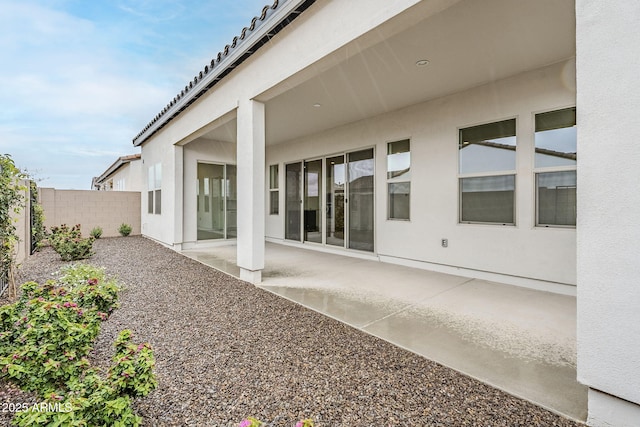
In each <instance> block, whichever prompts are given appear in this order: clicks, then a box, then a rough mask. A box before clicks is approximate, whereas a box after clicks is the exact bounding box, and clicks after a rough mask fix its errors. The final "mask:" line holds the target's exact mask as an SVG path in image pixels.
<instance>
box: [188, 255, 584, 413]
mask: <svg viewBox="0 0 640 427" xmlns="http://www.w3.org/2000/svg"><path fill="white" fill-rule="evenodd" d="M182 253H183V254H184V255H185V256H188V257H190V258H193V259H196V260H198V261H200V262H202V263H204V264H207V265H210V266H212V267H214V268H217V269H219V270H222V271H224V272H226V273H228V274H231V275H234V276H236V277H238V276H239V269H238V267H237V265H236V247H235V246H220V247H215V248H207V249H197V250H185V251H183V252H182ZM265 264H266V265H265V270H264V272H263V283H262V284H260V285H259V286H260V287H261V288H263V289H265V290H268V291H270V292H273V293H276V294H278V295H281V296H283V297H285V298H288V299H290V300H292V301H295V302H297V303H300V304H302V305H304V306H306V307H308V308H310V309H313V310H316V311H319V312H321V313H323V314H325V315H327V316H330V317H333V318H335V319H337V320H339V321H341V322H344V323H347V324H349V325H351V326H353V327H355V328H358V329H360V330H362V331H364V332H366V333H369V334H372V335H375V336H377V337H380V338H382V339H384V340H386V341H389V342H391V343H393V344H395V345H398V346H400V347H403V348H406V349H407V350H410V351H412V352H414V353H417V354H420V355H422V356H424V357H426V358H428V359H431V360H434V361H437V362H439V363H441V364H443V365H445V366H448V367H450V368H452V369H455V370H457V371H460V372H462V373H464V374H466V375H469V376H471V377H474V378H477V379H478V380H480V381H483V382H485V383H488V384H490V385H492V386H494V387H497V388H499V389H502V390H504V391H506V392H508V393H511V394H513V395H516V396H519V397H521V398H524V399H527V400H529V401H532V402H534V403H536V404H538V405H540V406H543V407H545V408H547V409H550V410H552V411H555V412H558V413H560V414H563V415H565V416H567V417H569V418H573V419H576V420H580V421H584V420H585V419H586V415H587V389H586V387H585V386H583V385H581V384H579V383H578V382H577V381H576V299H575V297H571V296H566V295H559V294H553V293H549V292H541V291H536V290H530V289H525V288H519V287H516V286H512V285H505V284H500V283H493V282H488V281H484V280H478V279H470V278H467V277H461V276H454V275H448V274H443V273H437V272H432V271H426V270H420V269H414V268H409V267H403V266H397V265H392V264H387V263H381V262H378V261H372V260H367V259H361V258H354V257H350V256H341V255H335V254H330V253H324V252H318V251H313V250H307V249H304V248H299V247H291V246H287V245H281V244H274V243H267V249H266V263H265Z"/></svg>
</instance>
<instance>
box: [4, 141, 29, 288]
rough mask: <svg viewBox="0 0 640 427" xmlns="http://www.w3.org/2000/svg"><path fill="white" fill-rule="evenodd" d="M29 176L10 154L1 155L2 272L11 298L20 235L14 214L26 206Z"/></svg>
mask: <svg viewBox="0 0 640 427" xmlns="http://www.w3.org/2000/svg"><path fill="white" fill-rule="evenodd" d="M26 178H27V175H26V174H24V173H23V172H21V171H20V169H18V168H17V167H16V165H15V163H14V162H13V159H12V158H11V156H10V155H9V154H4V155H0V241H1V247H0V249H1V253H0V272H6V273H5V274H6V279H7V281H8V283H9V289H10V292H11V296H15V291H16V290H15V280H14V276H13V271H14V268H15V261H16V254H15V247H16V243H17V242H18V240H19V239H18V235H17V232H16V226H15V221H14V217H13V216H12V215H13V214H18V213H20V211H21V210H22V209H23V208H24V206H25V200H24V192H25V190H26V187H25V186H24V185H22V184H21V180H23V179H26Z"/></svg>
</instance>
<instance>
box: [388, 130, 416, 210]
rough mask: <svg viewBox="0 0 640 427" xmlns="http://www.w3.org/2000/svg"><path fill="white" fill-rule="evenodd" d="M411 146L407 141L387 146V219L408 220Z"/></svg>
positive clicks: (391, 143) (395, 142) (390, 143)
mask: <svg viewBox="0 0 640 427" xmlns="http://www.w3.org/2000/svg"><path fill="white" fill-rule="evenodd" d="M410 190H411V146H410V141H409V140H408V139H405V140H402V141H394V142H389V143H388V144H387V218H388V219H402V220H408V219H409V218H410V214H409V212H410V199H411V191H410Z"/></svg>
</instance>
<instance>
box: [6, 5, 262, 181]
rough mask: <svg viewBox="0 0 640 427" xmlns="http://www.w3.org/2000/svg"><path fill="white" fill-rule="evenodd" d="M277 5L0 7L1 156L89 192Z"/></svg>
mask: <svg viewBox="0 0 640 427" xmlns="http://www.w3.org/2000/svg"><path fill="white" fill-rule="evenodd" d="M266 4H271V2H270V0H208V1H207V0H203V1H197V0H190V1H183V0H171V1H170V0H104V1H103V0H39V1H31V0H0V11H1V12H0V64H2V66H1V67H0V81H2V84H1V85H0V152H1V153H3V154H5V153H8V154H10V155H11V156H12V157H13V159H14V161H15V162H16V165H17V166H18V167H20V168H21V169H23V170H26V171H27V172H29V173H30V174H31V175H32V176H34V177H35V178H36V179H37V180H38V181H39V183H38V184H39V185H40V186H41V187H55V188H59V189H89V188H90V186H91V178H92V177H93V176H96V175H99V174H100V173H102V172H103V171H104V170H105V169H106V168H107V167H108V166H109V165H111V163H113V162H114V161H115V160H116V159H117V158H118V157H119V156H122V155H126V154H133V153H136V152H139V148H135V147H134V146H133V144H132V142H131V140H132V139H133V137H134V136H135V135H136V134H137V133H138V132H139V131H140V130H142V128H143V127H144V126H145V125H146V124H147V123H148V122H149V121H150V120H151V119H152V118H153V117H154V116H155V115H156V114H157V113H159V112H160V110H161V109H162V108H163V107H164V106H165V105H166V104H167V103H168V102H169V100H170V99H172V98H173V97H174V96H175V95H176V94H177V93H178V92H179V90H180V89H181V88H183V87H184V86H185V84H187V83H188V82H189V81H190V80H191V79H193V76H195V75H196V74H197V73H198V72H199V71H200V70H202V69H203V68H204V66H205V64H208V63H209V62H210V60H211V58H213V57H214V56H216V55H217V53H218V52H219V51H221V50H222V49H223V48H224V46H225V45H226V44H229V43H230V42H231V41H232V39H233V37H234V36H236V35H238V34H239V33H240V31H241V30H242V28H243V27H244V26H248V25H249V24H250V22H251V18H253V17H254V16H256V15H259V13H260V11H261V10H262V7H263V6H265V5H266Z"/></svg>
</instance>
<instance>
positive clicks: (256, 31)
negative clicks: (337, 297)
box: [133, 0, 640, 425]
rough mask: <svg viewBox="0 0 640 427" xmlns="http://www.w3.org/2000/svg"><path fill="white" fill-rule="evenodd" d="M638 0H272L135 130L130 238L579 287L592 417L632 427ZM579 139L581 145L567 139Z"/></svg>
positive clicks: (637, 386)
mask: <svg viewBox="0 0 640 427" xmlns="http://www.w3.org/2000/svg"><path fill="white" fill-rule="evenodd" d="M638 18H640V6H639V5H638V4H637V3H635V2H628V1H626V2H625V1H615V2H607V3H603V2H597V1H593V0H575V1H574V0H537V1H535V2H533V1H527V0H484V1H477V0H396V1H393V2H389V1H384V0H349V1H330V0H315V1H314V0H284V1H278V0H276V1H275V2H274V3H273V4H272V5H269V6H266V7H265V8H264V9H263V10H262V13H261V15H260V16H258V17H257V18H255V19H254V20H253V21H252V22H251V24H250V26H249V27H247V28H244V29H242V31H241V32H240V34H239V35H238V36H237V37H235V38H234V39H233V41H232V43H231V44H230V45H228V46H226V47H225V48H224V50H223V51H222V52H220V53H219V54H218V55H217V56H216V57H214V59H213V60H212V61H211V63H210V64H207V65H206V66H205V67H204V69H203V70H202V71H200V72H199V73H198V74H197V75H196V76H195V77H194V79H193V80H192V81H191V82H189V83H188V84H187V86H185V88H184V89H183V90H181V91H180V93H179V94H177V95H176V97H175V98H173V99H172V100H170V102H169V103H168V104H167V106H166V107H165V108H163V109H162V111H161V112H160V113H159V114H158V115H157V116H156V117H155V118H153V120H152V121H151V122H150V123H149V124H148V125H147V126H146V127H145V128H144V129H143V130H142V131H141V132H140V133H139V134H138V135H137V136H136V137H135V138H134V140H133V143H134V145H135V146H137V147H141V150H142V159H143V162H144V164H143V166H142V167H143V170H142V176H143V177H145V178H146V179H145V182H143V183H142V186H141V187H142V188H141V190H142V193H143V198H142V233H143V234H144V235H146V236H148V237H149V238H152V239H155V240H157V241H159V242H161V243H163V244H165V245H167V246H169V247H172V248H174V249H176V250H181V249H187V248H194V247H206V246H211V245H220V244H236V245H237V262H238V266H239V267H240V269H241V277H242V278H243V279H245V280H247V281H250V282H253V283H258V282H260V280H261V271H262V269H263V268H264V250H265V249H264V247H265V241H271V242H277V243H282V244H289V245H294V246H296V245H297V246H304V247H308V248H313V249H316V250H318V251H331V252H335V253H341V254H344V255H345V256H349V255H357V256H364V257H370V258H372V259H379V260H380V261H383V262H389V263H398V264H403V265H408V266H414V267H419V268H425V269H432V270H437V271H442V272H452V273H455V274H461V275H468V276H470V277H477V278H485V279H489V280H497V281H500V282H504V283H511V284H514V285H519V286H528V287H533V288H537V289H543V290H548V291H552V292H560V293H565V294H569V295H577V301H578V379H579V381H580V382H582V383H583V384H586V385H587V386H588V387H589V419H588V422H589V424H591V425H632V424H629V423H630V421H629V420H640V406H639V405H640V363H639V362H640V339H638V337H640V310H638V303H639V302H640V286H637V278H638V277H640V262H638V255H639V254H640V243H639V242H640V225H639V224H638V220H637V219H638V218H640V195H639V194H640V193H639V192H638V191H635V188H634V187H635V183H636V182H637V172H636V171H637V165H638V164H639V163H640V154H639V153H640V151H639V150H637V148H636V147H635V136H636V135H637V134H638V132H639V131H640V120H638V119H637V116H638V114H639V113H640V95H639V94H638V90H637V89H636V83H637V70H638V69H640V67H638V66H639V65H640V64H639V62H640V59H638V58H639V57H640V55H638V46H640V29H639V28H638V26H637V21H638ZM578 151H579V153H578Z"/></svg>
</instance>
